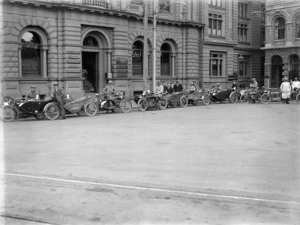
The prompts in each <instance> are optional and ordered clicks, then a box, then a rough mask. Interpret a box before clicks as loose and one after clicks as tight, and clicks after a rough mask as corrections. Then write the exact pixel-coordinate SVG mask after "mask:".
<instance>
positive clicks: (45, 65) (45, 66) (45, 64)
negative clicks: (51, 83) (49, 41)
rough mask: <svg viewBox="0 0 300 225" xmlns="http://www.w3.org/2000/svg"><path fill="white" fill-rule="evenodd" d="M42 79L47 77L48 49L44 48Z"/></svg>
mask: <svg viewBox="0 0 300 225" xmlns="http://www.w3.org/2000/svg"><path fill="white" fill-rule="evenodd" d="M41 51H42V63H43V66H42V77H44V78H45V77H47V49H46V48H44V47H43V48H42V50H41Z"/></svg>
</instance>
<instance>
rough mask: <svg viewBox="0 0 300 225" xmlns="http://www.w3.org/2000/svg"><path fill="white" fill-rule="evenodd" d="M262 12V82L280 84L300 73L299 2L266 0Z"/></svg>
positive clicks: (273, 84) (292, 0)
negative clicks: (263, 68) (263, 17)
mask: <svg viewBox="0 0 300 225" xmlns="http://www.w3.org/2000/svg"><path fill="white" fill-rule="evenodd" d="M265 13H266V45H265V48H264V50H265V58H266V60H265V84H266V85H267V86H270V87H279V86H280V84H281V82H282V79H283V78H284V77H287V78H289V79H294V78H295V77H298V78H299V75H300V74H299V70H300V62H299V57H300V2H299V1H297V0H285V1H283V0H267V1H266V10H265Z"/></svg>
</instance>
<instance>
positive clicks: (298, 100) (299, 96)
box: [296, 93, 300, 104]
mask: <svg viewBox="0 0 300 225" xmlns="http://www.w3.org/2000/svg"><path fill="white" fill-rule="evenodd" d="M296 102H297V103H298V104H300V93H298V94H297V95H296Z"/></svg>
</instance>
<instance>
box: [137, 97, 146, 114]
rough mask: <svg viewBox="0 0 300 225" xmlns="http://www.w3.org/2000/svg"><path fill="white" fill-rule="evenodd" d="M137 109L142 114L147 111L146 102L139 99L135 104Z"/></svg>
mask: <svg viewBox="0 0 300 225" xmlns="http://www.w3.org/2000/svg"><path fill="white" fill-rule="evenodd" d="M137 108H138V110H140V111H141V112H144V111H146V110H147V108H148V102H147V100H146V99H143V98H141V99H140V100H139V101H138V103H137Z"/></svg>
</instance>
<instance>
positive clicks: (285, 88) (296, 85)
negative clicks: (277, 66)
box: [280, 77, 300, 104]
mask: <svg viewBox="0 0 300 225" xmlns="http://www.w3.org/2000/svg"><path fill="white" fill-rule="evenodd" d="M299 89H300V82H299V81H298V77H295V78H294V81H290V82H289V81H288V78H284V79H283V82H282V84H281V85H280V90H281V93H282V96H281V98H282V99H283V100H285V102H286V104H289V101H290V98H291V94H292V91H298V90H299Z"/></svg>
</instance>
